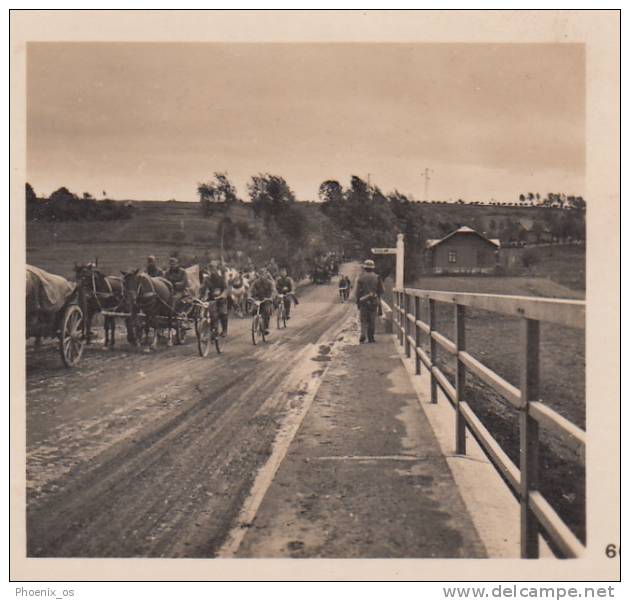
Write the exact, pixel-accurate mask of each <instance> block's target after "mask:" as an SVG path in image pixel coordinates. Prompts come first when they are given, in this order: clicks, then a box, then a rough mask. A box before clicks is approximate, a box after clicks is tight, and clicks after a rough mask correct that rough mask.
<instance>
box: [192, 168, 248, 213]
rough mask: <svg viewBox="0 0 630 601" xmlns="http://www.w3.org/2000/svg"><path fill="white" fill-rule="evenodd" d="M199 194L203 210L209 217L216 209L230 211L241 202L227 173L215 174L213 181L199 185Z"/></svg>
mask: <svg viewBox="0 0 630 601" xmlns="http://www.w3.org/2000/svg"><path fill="white" fill-rule="evenodd" d="M197 194H198V195H199V201H200V203H201V210H202V212H203V214H204V215H205V216H206V217H207V216H208V215H211V214H212V213H213V212H214V207H219V208H221V209H224V210H225V209H229V208H230V207H231V206H232V205H234V204H236V203H237V202H239V198H238V196H237V194H236V188H235V187H234V185H233V184H232V182H231V181H230V180H229V178H228V176H227V173H220V172H218V171H215V172H214V175H213V179H212V180H210V181H209V182H202V183H200V184H198V185H197Z"/></svg>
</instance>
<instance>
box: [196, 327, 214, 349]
mask: <svg viewBox="0 0 630 601" xmlns="http://www.w3.org/2000/svg"><path fill="white" fill-rule="evenodd" d="M211 340H212V331H211V329H210V322H209V321H208V320H207V319H202V320H201V321H200V322H199V327H198V328H197V348H198V349H199V355H201V356H202V357H207V356H208V351H209V350H210V342H211Z"/></svg>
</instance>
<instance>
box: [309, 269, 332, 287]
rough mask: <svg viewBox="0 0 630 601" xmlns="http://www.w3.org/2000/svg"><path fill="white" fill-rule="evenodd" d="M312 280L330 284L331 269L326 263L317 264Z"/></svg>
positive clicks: (312, 273)
mask: <svg viewBox="0 0 630 601" xmlns="http://www.w3.org/2000/svg"><path fill="white" fill-rule="evenodd" d="M311 281H312V282H313V283H314V284H329V283H330V271H328V268H327V267H326V266H325V265H316V266H315V267H314V268H313V270H312V271H311Z"/></svg>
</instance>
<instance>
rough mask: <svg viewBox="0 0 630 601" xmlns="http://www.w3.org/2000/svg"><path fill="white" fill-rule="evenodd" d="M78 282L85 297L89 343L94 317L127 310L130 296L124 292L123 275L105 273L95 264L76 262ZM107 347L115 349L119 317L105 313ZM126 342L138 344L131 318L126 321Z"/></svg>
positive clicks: (75, 268) (75, 270)
mask: <svg viewBox="0 0 630 601" xmlns="http://www.w3.org/2000/svg"><path fill="white" fill-rule="evenodd" d="M74 272H75V275H76V281H77V285H78V286H79V289H80V290H81V291H82V293H83V298H84V299H85V301H84V302H85V307H84V313H85V320H86V321H85V323H86V332H87V341H88V343H89V342H90V341H91V338H92V319H93V318H94V315H96V313H99V312H101V311H124V310H125V309H126V308H127V299H126V298H125V295H124V291H123V284H122V278H121V277H120V276H115V275H104V274H103V273H102V272H101V271H99V270H98V269H97V265H96V263H87V264H82V265H77V264H76V263H75V265H74ZM103 322H104V329H105V346H106V347H109V348H114V344H115V341H116V339H115V332H116V318H115V317H112V316H110V315H105V316H104V319H103ZM126 325H127V341H128V342H129V343H131V344H136V335H135V331H134V328H133V327H132V324H131V322H130V321H129V318H127V320H126Z"/></svg>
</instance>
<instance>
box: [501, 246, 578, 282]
mask: <svg viewBox="0 0 630 601" xmlns="http://www.w3.org/2000/svg"><path fill="white" fill-rule="evenodd" d="M525 253H533V254H534V255H535V256H536V258H537V261H538V262H536V263H534V264H533V265H531V266H530V267H529V268H526V269H525V268H521V269H520V270H519V271H520V275H526V276H528V277H538V278H547V279H549V280H552V281H554V282H556V283H558V284H560V285H562V286H565V287H566V288H570V289H571V290H576V291H581V292H584V290H585V289H586V246H585V245H584V244H551V245H548V246H535V247H529V248H504V249H501V251H500V256H501V263H502V264H503V265H504V266H506V265H508V264H512V265H513V264H517V265H518V264H520V263H521V262H522V256H523V254H525Z"/></svg>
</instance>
